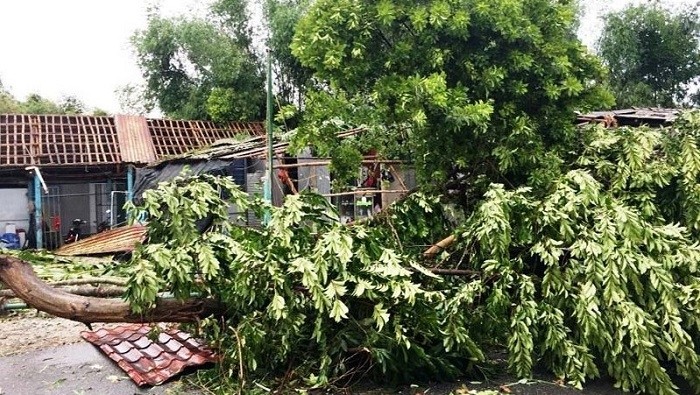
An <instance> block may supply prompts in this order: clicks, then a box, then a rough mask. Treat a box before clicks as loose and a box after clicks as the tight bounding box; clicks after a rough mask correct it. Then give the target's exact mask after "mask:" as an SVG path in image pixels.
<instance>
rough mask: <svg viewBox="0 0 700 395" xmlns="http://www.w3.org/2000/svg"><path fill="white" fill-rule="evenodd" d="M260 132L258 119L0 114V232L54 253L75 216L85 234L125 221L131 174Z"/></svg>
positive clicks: (262, 132) (260, 125) (261, 130)
mask: <svg viewBox="0 0 700 395" xmlns="http://www.w3.org/2000/svg"><path fill="white" fill-rule="evenodd" d="M264 130H265V129H264V125H263V124H262V123H257V122H253V123H228V124H214V123H212V122H205V121H178V120H168V119H154V118H145V117H141V116H130V115H117V116H87V115H27V114H0V202H1V203H2V204H0V233H5V232H8V231H9V232H18V233H19V234H20V236H25V237H26V240H27V245H29V246H31V247H37V248H47V249H54V248H57V247H59V246H60V245H61V243H62V239H63V236H64V235H65V234H67V232H68V230H69V228H70V226H71V222H72V221H73V220H74V219H76V218H78V219H82V220H84V221H85V222H86V223H85V225H84V229H83V231H84V232H85V233H95V232H96V231H97V229H98V226H99V225H100V224H108V225H110V226H115V225H117V224H119V223H122V222H124V221H125V214H124V212H123V209H122V206H123V204H124V202H125V201H126V200H128V199H130V198H131V197H132V196H133V182H134V174H135V170H136V169H138V168H141V167H143V166H146V165H147V164H149V163H153V162H156V161H159V160H163V159H164V158H166V157H169V156H176V155H180V154H182V153H185V152H188V151H191V150H193V149H197V148H200V147H204V146H208V145H211V144H212V143H214V142H215V141H218V140H221V139H228V138H233V137H236V136H240V135H241V134H243V135H248V136H259V135H262V134H264Z"/></svg>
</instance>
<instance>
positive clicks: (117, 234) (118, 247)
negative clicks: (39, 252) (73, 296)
mask: <svg viewBox="0 0 700 395" xmlns="http://www.w3.org/2000/svg"><path fill="white" fill-rule="evenodd" d="M146 231H147V229H146V227H145V226H142V225H131V226H123V227H119V228H114V229H109V230H106V231H104V232H100V233H97V234H95V235H92V236H89V237H86V238H84V239H82V240H78V241H76V242H75V243H70V244H65V245H63V246H62V247H61V248H59V249H58V250H56V251H54V253H55V254H57V255H64V256H77V255H107V254H115V253H119V252H130V251H133V250H134V247H135V246H136V244H137V243H139V242H142V241H143V240H144V238H145V237H146Z"/></svg>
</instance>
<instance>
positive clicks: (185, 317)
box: [0, 255, 223, 323]
mask: <svg viewBox="0 0 700 395" xmlns="http://www.w3.org/2000/svg"><path fill="white" fill-rule="evenodd" d="M0 280H1V281H2V282H3V283H5V285H7V286H8V287H9V288H10V289H11V290H12V292H13V293H14V295H15V296H16V297H19V298H20V299H22V300H24V301H25V302H26V303H27V304H28V305H30V306H32V307H34V308H36V309H37V310H40V311H43V312H46V313H49V314H52V315H55V316H57V317H62V318H67V319H70V320H73V321H79V322H84V323H93V322H193V321H196V320H199V319H202V318H204V317H208V316H211V315H220V314H222V313H223V307H222V305H221V304H220V303H218V302H216V301H214V300H213V299H206V298H204V299H190V300H175V299H156V300H154V303H153V305H152V307H151V308H149V309H147V310H145V311H143V312H141V313H139V314H135V313H133V312H132V311H131V309H130V307H129V304H128V303H127V302H125V301H123V300H121V299H105V298H98V297H87V296H80V295H75V294H72V293H69V292H66V291H63V290H60V289H56V288H53V287H51V286H50V285H48V284H47V283H45V282H43V281H41V280H40V279H39V278H38V277H37V276H36V274H35V273H34V270H33V269H32V266H31V265H30V264H29V263H28V262H25V261H23V260H21V259H19V258H16V257H13V256H9V255H0Z"/></svg>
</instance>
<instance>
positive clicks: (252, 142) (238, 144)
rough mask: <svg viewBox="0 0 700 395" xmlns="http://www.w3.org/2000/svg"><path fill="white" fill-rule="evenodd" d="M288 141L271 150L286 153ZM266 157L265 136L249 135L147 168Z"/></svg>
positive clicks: (350, 132) (341, 135) (353, 131)
mask: <svg viewBox="0 0 700 395" xmlns="http://www.w3.org/2000/svg"><path fill="white" fill-rule="evenodd" d="M365 130H366V129H364V128H356V129H348V130H343V131H340V132H338V133H337V134H336V136H337V137H338V138H350V137H352V136H355V135H357V134H360V133H362V132H364V131H365ZM289 144H290V142H289V141H276V142H274V143H273V144H272V150H273V151H274V153H275V154H282V153H285V152H287V149H288V148H289ZM266 155H267V140H266V136H257V135H251V136H250V137H248V138H245V139H240V138H226V139H221V140H218V141H215V142H213V143H211V144H209V145H207V146H206V147H203V148H200V149H195V150H190V151H187V152H183V153H181V154H178V155H175V156H170V157H166V158H164V159H161V160H159V161H158V162H155V163H152V164H150V165H149V166H148V167H158V166H160V165H162V164H163V163H172V162H178V163H180V162H184V163H192V162H200V161H210V160H214V159H219V160H234V159H243V158H262V157H265V156H266Z"/></svg>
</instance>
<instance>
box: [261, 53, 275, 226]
mask: <svg viewBox="0 0 700 395" xmlns="http://www.w3.org/2000/svg"><path fill="white" fill-rule="evenodd" d="M266 125H267V178H266V180H265V184H264V185H263V188H264V191H263V195H264V196H263V197H264V199H265V201H266V202H268V203H269V204H270V205H271V204H272V180H273V178H272V176H273V171H274V170H273V168H272V54H271V52H270V50H269V49H268V50H267V117H266ZM269 221H270V213H269V212H265V218H263V222H264V223H265V224H266V225H267V223H268V222H269Z"/></svg>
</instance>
